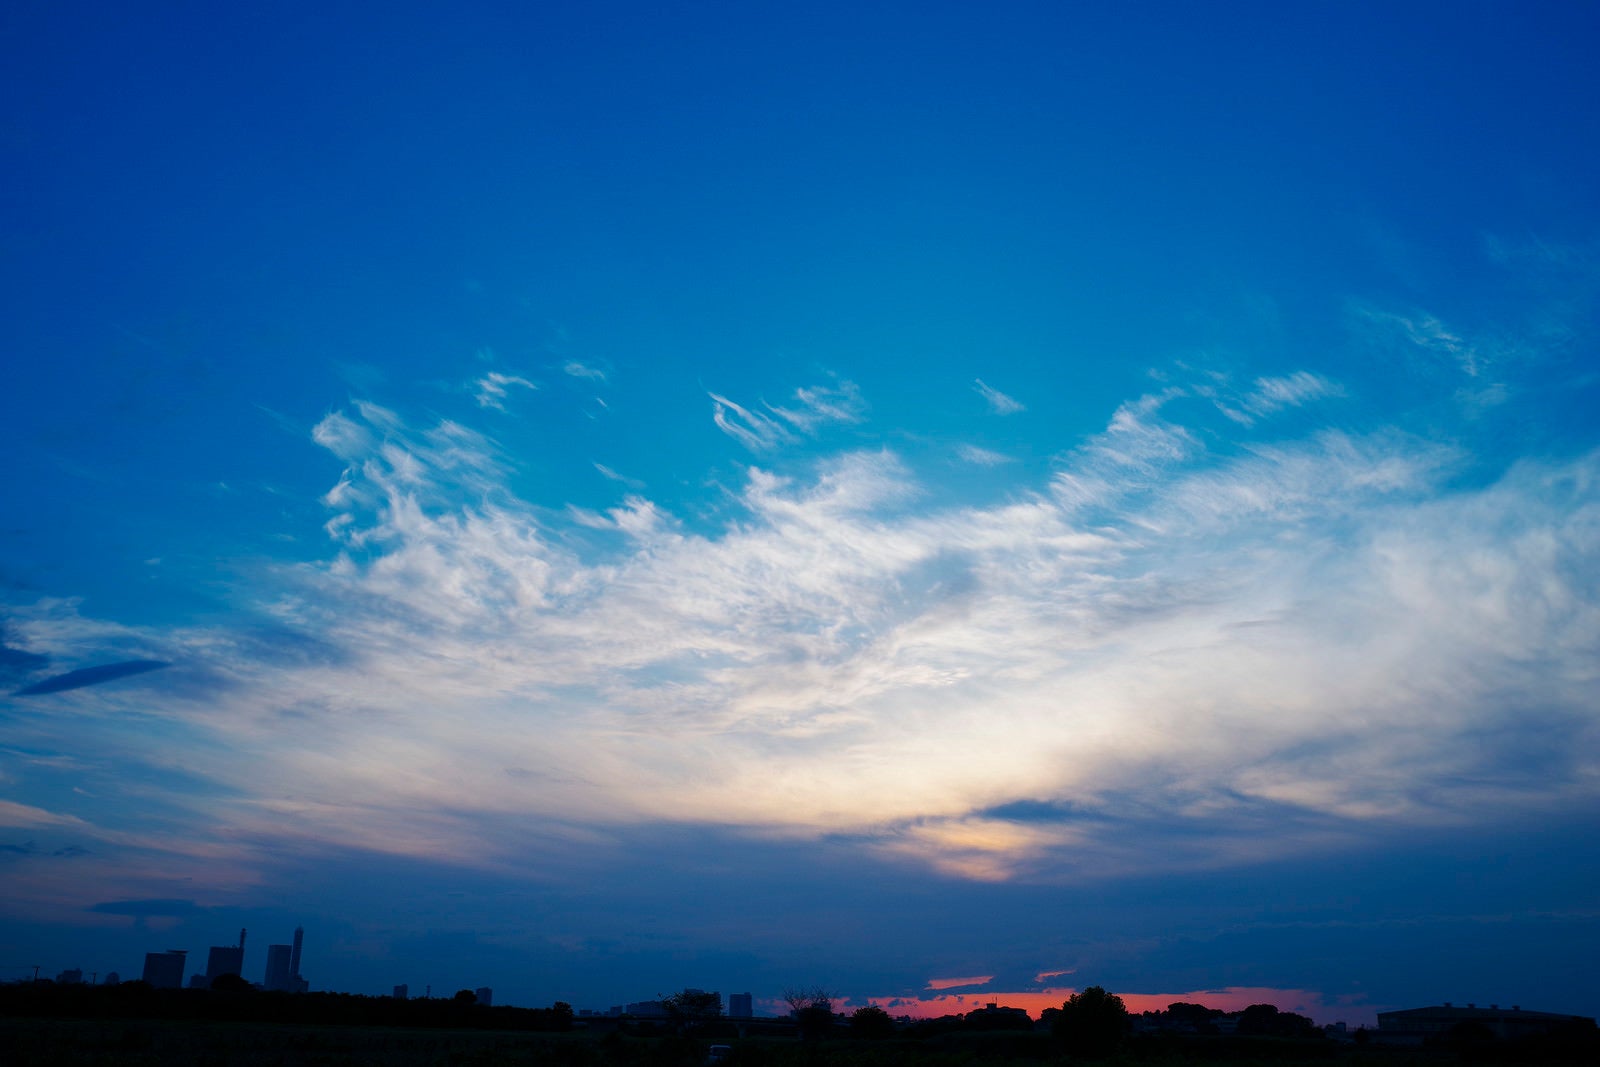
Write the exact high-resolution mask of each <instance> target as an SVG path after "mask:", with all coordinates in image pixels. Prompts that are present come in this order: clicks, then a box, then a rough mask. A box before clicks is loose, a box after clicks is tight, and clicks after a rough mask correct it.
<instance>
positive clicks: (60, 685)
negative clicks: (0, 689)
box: [12, 659, 172, 697]
mask: <svg viewBox="0 0 1600 1067" xmlns="http://www.w3.org/2000/svg"><path fill="white" fill-rule="evenodd" d="M170 666H172V664H170V663H168V662H166V661H165V660H159V659H130V660H124V661H123V662H121V663H104V664H101V665H100V666H97V667H83V668H80V669H79V670H75V671H68V672H67V673H66V674H58V675H56V676H55V677H53V678H46V679H45V680H44V681H42V682H35V683H34V684H32V685H30V686H26V687H24V688H22V689H18V690H16V692H15V693H13V694H12V695H13V696H19V697H27V696H42V695H44V694H46V693H64V692H66V691H68V690H69V689H82V688H84V687H85V686H91V685H104V684H105V683H106V682H114V681H116V680H117V679H119V678H131V677H132V676H134V675H136V674H145V673H147V672H149V671H159V670H161V669H162V668H163V667H170Z"/></svg>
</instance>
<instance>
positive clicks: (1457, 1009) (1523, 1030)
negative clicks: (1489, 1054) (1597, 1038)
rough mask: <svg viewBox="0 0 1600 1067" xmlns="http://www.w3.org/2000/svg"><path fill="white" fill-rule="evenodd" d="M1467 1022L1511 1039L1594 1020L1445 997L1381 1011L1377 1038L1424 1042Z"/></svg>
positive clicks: (1590, 1023) (1389, 1041)
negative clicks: (1431, 1003) (1435, 1002)
mask: <svg viewBox="0 0 1600 1067" xmlns="http://www.w3.org/2000/svg"><path fill="white" fill-rule="evenodd" d="M1464 1025H1470V1026H1473V1027H1482V1028H1483V1029H1484V1030H1486V1031H1487V1032H1488V1033H1491V1034H1493V1035H1494V1036H1495V1037H1497V1038H1499V1039H1500V1040H1502V1041H1512V1040H1516V1039H1517V1038H1523V1037H1542V1036H1544V1035H1546V1034H1549V1033H1553V1032H1555V1031H1558V1030H1561V1029H1564V1028H1566V1027H1570V1026H1585V1025H1587V1026H1589V1027H1593V1026H1594V1025H1595V1021H1594V1020H1593V1019H1591V1018H1589V1017H1588V1016H1585V1015H1562V1014H1560V1013H1558V1012H1549V1011H1523V1010H1522V1007H1521V1006H1520V1005H1517V1004H1513V1005H1512V1006H1511V1007H1510V1008H1502V1007H1501V1006H1500V1005H1498V1004H1491V1005H1489V1006H1488V1007H1487V1008H1480V1007H1478V1006H1477V1005H1476V1004H1468V1005H1466V1006H1465V1007H1462V1006H1459V1005H1456V1004H1451V1003H1450V1002H1449V1001H1446V1002H1445V1003H1443V1004H1441V1005H1439V1006H1437V1007H1431V1008H1406V1009H1404V1010H1402V1011H1380V1012H1379V1013H1378V1032H1377V1038H1378V1040H1379V1041H1381V1042H1383V1043H1384V1044H1392V1045H1421V1044H1425V1043H1428V1042H1430V1041H1435V1040H1438V1039H1440V1038H1446V1037H1449V1036H1450V1035H1451V1034H1452V1033H1454V1032H1459V1031H1458V1029H1457V1028H1458V1027H1462V1026H1464Z"/></svg>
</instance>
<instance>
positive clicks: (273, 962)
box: [79, 926, 311, 993]
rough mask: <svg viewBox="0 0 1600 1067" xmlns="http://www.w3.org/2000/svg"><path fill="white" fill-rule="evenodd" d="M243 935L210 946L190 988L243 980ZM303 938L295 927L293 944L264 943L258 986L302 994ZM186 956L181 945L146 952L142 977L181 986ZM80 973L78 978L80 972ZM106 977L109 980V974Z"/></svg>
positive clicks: (160, 984) (153, 982) (159, 985)
mask: <svg viewBox="0 0 1600 1067" xmlns="http://www.w3.org/2000/svg"><path fill="white" fill-rule="evenodd" d="M245 934H246V931H244V930H240V931H239V943H238V944H236V945H213V946H212V947H211V950H210V952H209V953H208V954H207V955H206V969H205V973H204V974H195V975H191V976H190V978H189V988H190V989H210V988H211V987H212V986H213V985H214V984H216V981H217V979H219V978H222V977H224V976H226V975H232V976H233V977H235V978H240V979H242V978H243V976H244V941H245ZM304 940H305V929H304V927H299V926H297V927H295V930H294V944H293V945H268V946H267V970H266V974H265V976H264V977H263V979H262V982H261V988H263V989H269V990H272V991H274V992H279V993H304V992H307V991H308V990H309V989H310V988H311V986H310V983H308V982H307V981H306V980H305V979H304V978H302V977H301V976H300V949H301V946H302V944H303V943H304ZM188 957H189V953H188V950H187V949H180V948H171V949H167V950H166V951H164V952H148V953H146V954H145V957H144V975H143V977H144V980H145V981H146V982H149V983H150V984H151V985H153V986H155V987H156V988H157V989H181V988H182V987H183V972H184V970H185V969H186V967H187V964H188ZM79 974H80V977H81V974H82V972H81V971H80V972H79ZM106 978H107V980H108V981H109V980H110V979H111V978H112V975H107V976H106Z"/></svg>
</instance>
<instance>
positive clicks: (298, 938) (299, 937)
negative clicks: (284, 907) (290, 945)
mask: <svg viewBox="0 0 1600 1067" xmlns="http://www.w3.org/2000/svg"><path fill="white" fill-rule="evenodd" d="M305 937H306V929H305V927H303V926H296V927H295V928H294V950H293V951H292V952H290V953H289V974H290V976H291V977H293V978H297V979H298V978H299V977H300V942H302V941H304V940H305Z"/></svg>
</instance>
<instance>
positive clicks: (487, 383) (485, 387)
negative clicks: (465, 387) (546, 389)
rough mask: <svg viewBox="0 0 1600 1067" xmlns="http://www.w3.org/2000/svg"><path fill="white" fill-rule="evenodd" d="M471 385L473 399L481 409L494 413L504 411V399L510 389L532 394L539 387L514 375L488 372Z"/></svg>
mask: <svg viewBox="0 0 1600 1067" xmlns="http://www.w3.org/2000/svg"><path fill="white" fill-rule="evenodd" d="M472 385H473V390H474V392H473V398H474V399H475V400H477V402H478V406H479V407H481V408H493V409H494V410H496V411H504V410H505V409H506V398H507V396H508V395H509V394H510V391H511V390H512V389H526V390H528V391H529V392H532V391H533V390H535V389H538V388H539V387H538V386H537V385H536V384H534V383H533V382H531V381H529V380H528V379H526V378H523V377H520V376H519V375H515V374H501V373H500V372H499V371H490V372H489V373H488V374H485V375H484V376H483V377H481V378H479V379H478V380H477V381H475V382H473V383H472Z"/></svg>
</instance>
